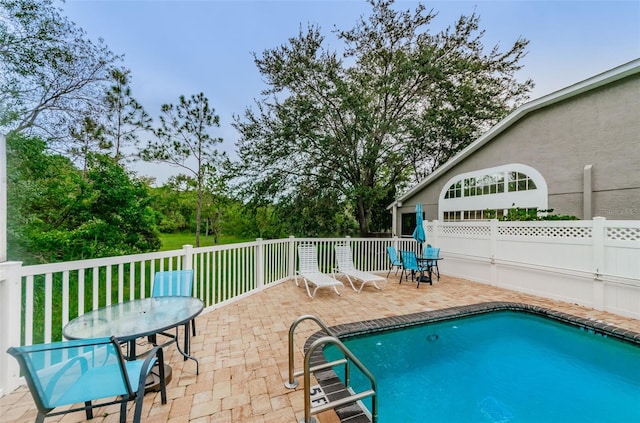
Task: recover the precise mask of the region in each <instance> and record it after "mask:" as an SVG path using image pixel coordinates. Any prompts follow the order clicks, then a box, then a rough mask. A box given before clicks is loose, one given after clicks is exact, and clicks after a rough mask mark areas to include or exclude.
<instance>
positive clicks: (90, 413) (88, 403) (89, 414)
mask: <svg viewBox="0 0 640 423" xmlns="http://www.w3.org/2000/svg"><path fill="white" fill-rule="evenodd" d="M84 406H85V407H87V409H86V410H84V411H85V414H86V415H87V420H91V419H92V418H93V408H91V401H85V402H84Z"/></svg>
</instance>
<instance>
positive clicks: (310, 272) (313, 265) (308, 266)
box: [295, 244, 344, 298]
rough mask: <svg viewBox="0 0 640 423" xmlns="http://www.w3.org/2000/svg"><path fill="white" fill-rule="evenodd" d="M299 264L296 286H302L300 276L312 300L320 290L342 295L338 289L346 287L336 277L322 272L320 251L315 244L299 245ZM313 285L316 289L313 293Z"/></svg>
mask: <svg viewBox="0 0 640 423" xmlns="http://www.w3.org/2000/svg"><path fill="white" fill-rule="evenodd" d="M298 264H299V267H298V270H297V271H296V274H295V282H296V286H300V284H299V283H298V275H300V276H301V277H302V280H303V281H304V286H305V288H306V289H307V294H308V295H309V297H310V298H313V297H314V296H315V295H316V291H317V290H318V289H320V288H332V289H333V290H334V292H335V293H336V294H338V295H340V292H339V291H338V289H337V287H338V286H344V285H343V284H342V282H340V281H339V280H337V279H336V278H335V277H332V276H329V275H327V274H325V273H322V272H321V271H320V268H319V267H318V251H317V249H316V246H315V245H314V244H300V245H298ZM311 285H312V286H313V287H314V288H313V292H312V291H311Z"/></svg>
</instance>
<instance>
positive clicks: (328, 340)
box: [300, 336, 378, 423]
mask: <svg viewBox="0 0 640 423" xmlns="http://www.w3.org/2000/svg"><path fill="white" fill-rule="evenodd" d="M325 344H333V345H335V346H337V347H338V348H340V350H341V351H342V353H343V354H344V355H345V356H346V357H348V359H349V360H351V361H352V362H353V364H355V365H356V367H357V368H358V369H360V371H361V372H362V374H364V375H365V376H366V377H367V378H368V379H369V382H371V389H369V390H367V391H363V392H360V393H356V394H352V395H349V396H346V397H344V398H340V399H337V400H335V401H331V402H328V403H326V404H322V405H319V406H317V407H313V408H311V392H310V391H311V386H310V385H311V371H312V370H314V371H315V370H321V369H322V368H327V367H333V366H336V365H338V364H342V363H345V368H344V374H345V385H346V388H347V389H349V385H350V384H349V360H347V359H346V358H343V359H340V360H335V361H332V362H331V363H326V364H322V365H319V366H314V367H313V368H311V367H310V362H311V356H312V355H313V353H314V351H315V350H316V349H318V348H320V347H322V346H324V345H325ZM304 369H305V372H304V399H305V401H304V420H302V421H301V422H300V423H312V422H313V420H312V418H311V415H312V414H318V413H321V412H323V411H326V410H329V409H332V408H335V407H339V406H341V405H345V404H351V403H353V402H356V401H359V400H361V399H364V398H367V397H372V398H371V423H377V421H378V401H377V395H376V378H375V377H374V376H373V374H372V373H371V372H370V371H369V369H367V368H366V367H365V366H364V364H362V363H361V362H360V360H358V359H357V358H356V356H355V355H353V353H352V352H351V351H350V350H349V349H348V348H347V347H346V346H345V345H344V344H343V343H342V341H340V340H339V339H338V338H336V337H335V336H323V337H322V338H320V339H317V340H316V341H314V342H313V344H311V346H310V347H309V350H308V351H307V353H306V354H305V356H304Z"/></svg>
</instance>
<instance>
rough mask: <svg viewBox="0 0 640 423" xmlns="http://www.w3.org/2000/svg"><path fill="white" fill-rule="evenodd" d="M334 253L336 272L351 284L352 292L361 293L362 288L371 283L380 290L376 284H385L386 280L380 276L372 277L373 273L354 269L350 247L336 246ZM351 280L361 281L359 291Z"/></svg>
mask: <svg viewBox="0 0 640 423" xmlns="http://www.w3.org/2000/svg"><path fill="white" fill-rule="evenodd" d="M335 251H336V261H337V263H338V267H337V269H336V270H337V271H338V272H339V273H341V274H343V275H345V276H346V277H347V280H348V281H349V283H350V284H351V288H353V290H354V291H356V292H360V291H362V288H364V286H365V285H366V284H368V283H371V284H372V285H373V286H375V287H376V288H377V289H382V288H380V287H379V286H378V284H377V282H378V281H380V282H386V279H385V278H383V277H382V276H378V275H374V274H373V273H369V272H364V271H362V270H358V269H356V266H355V265H354V264H353V253H352V252H351V247H350V246H348V245H336V246H335ZM351 278H354V279H359V280H361V281H362V284H360V288H359V289H356V287H355V286H354V284H353V281H351Z"/></svg>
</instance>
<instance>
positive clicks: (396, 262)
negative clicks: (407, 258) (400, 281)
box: [387, 245, 402, 277]
mask: <svg viewBox="0 0 640 423" xmlns="http://www.w3.org/2000/svg"><path fill="white" fill-rule="evenodd" d="M387 257H389V261H390V262H391V267H390V268H389V272H388V273H387V277H389V275H390V274H391V271H392V270H393V268H394V267H395V268H396V276H397V275H398V269H402V260H400V259H399V258H398V252H397V251H396V247H393V246H391V245H390V246H388V247H387Z"/></svg>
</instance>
